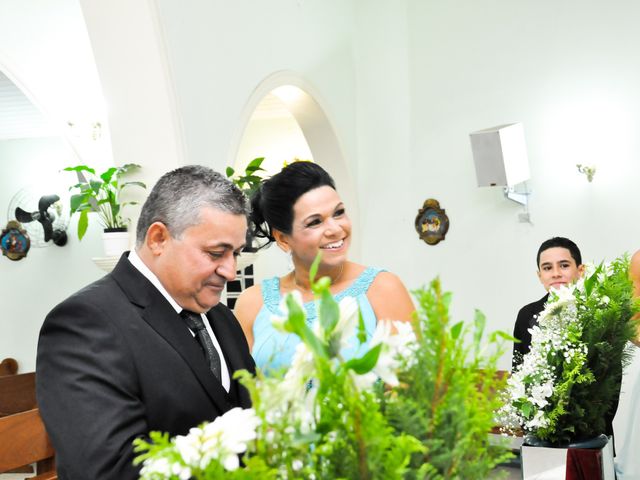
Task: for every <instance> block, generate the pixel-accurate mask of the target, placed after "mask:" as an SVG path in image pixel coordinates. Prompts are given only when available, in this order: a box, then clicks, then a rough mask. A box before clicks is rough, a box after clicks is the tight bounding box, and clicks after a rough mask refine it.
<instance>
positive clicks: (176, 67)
mask: <svg viewBox="0 0 640 480" xmlns="http://www.w3.org/2000/svg"><path fill="white" fill-rule="evenodd" d="M157 3H158V6H159V12H160V18H161V24H162V25H163V31H164V32H165V35H166V37H165V39H166V45H167V50H168V53H169V58H170V64H171V70H172V72H173V78H174V80H175V86H176V92H177V98H178V104H179V112H180V115H181V116H182V121H183V126H184V132H185V138H186V144H187V150H188V158H189V161H191V162H196V163H202V164H205V165H209V166H212V167H214V168H217V169H219V170H223V169H224V167H225V166H226V165H229V164H233V163H234V161H235V155H236V153H237V152H235V151H231V149H230V139H232V138H234V137H235V136H236V135H237V133H238V131H242V130H243V129H244V127H245V125H243V124H240V121H239V120H240V117H241V114H242V111H243V108H244V106H245V104H246V103H247V101H248V100H249V98H250V96H251V93H252V91H253V90H254V89H255V88H256V87H257V86H258V85H259V84H260V83H261V82H262V81H263V80H264V79H265V78H267V77H268V76H270V75H271V74H273V73H274V72H277V71H280V70H290V71H294V72H297V73H298V74H300V75H301V76H302V77H303V78H305V79H308V80H309V81H310V82H311V83H312V84H313V85H314V86H315V87H316V90H318V91H319V92H322V93H321V95H322V98H320V99H317V100H319V101H320V102H321V104H322V105H323V107H324V108H325V110H326V113H327V115H328V116H329V118H330V119H331V120H332V121H333V122H335V125H334V126H335V128H336V130H337V132H338V134H339V137H340V139H341V140H343V141H344V145H343V147H344V149H345V150H346V151H347V156H348V157H349V158H350V159H355V150H354V149H355V140H354V136H353V130H354V121H355V118H354V96H355V91H354V86H355V85H354V68H353V51H352V39H351V35H352V24H353V7H352V5H351V2H344V1H341V0H324V1H312V2H299V1H297V0H273V1H270V2H260V1H256V0H240V1H235V2H227V1H223V0H214V1H211V0H199V1H193V2H190V3H189V8H185V5H183V4H180V3H178V2H174V1H172V0H158V1H157Z"/></svg>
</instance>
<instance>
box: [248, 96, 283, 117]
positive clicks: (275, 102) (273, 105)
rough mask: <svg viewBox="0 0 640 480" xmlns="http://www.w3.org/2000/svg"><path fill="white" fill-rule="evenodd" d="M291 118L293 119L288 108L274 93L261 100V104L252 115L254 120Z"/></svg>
mask: <svg viewBox="0 0 640 480" xmlns="http://www.w3.org/2000/svg"><path fill="white" fill-rule="evenodd" d="M290 117H292V115H291V112H290V111H289V109H288V108H287V106H286V105H285V104H284V103H283V102H282V100H280V99H279V98H278V97H276V96H275V95H274V94H273V93H268V94H267V95H265V97H264V98H263V99H262V100H260V103H259V104H258V106H257V107H256V109H255V111H254V112H253V115H252V118H253V119H254V120H264V119H274V118H290Z"/></svg>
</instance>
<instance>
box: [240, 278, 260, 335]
mask: <svg viewBox="0 0 640 480" xmlns="http://www.w3.org/2000/svg"><path fill="white" fill-rule="evenodd" d="M262 304H263V300H262V288H261V286H260V285H253V286H252V287H249V288H247V289H246V290H243V292H242V293H241V294H240V296H239V297H238V300H237V301H236V304H235V308H234V309H233V313H234V314H235V316H236V318H237V319H238V321H239V322H240V324H241V325H242V326H243V327H245V326H251V325H253V322H254V321H255V319H256V316H257V315H258V312H259V311H260V309H261V308H262Z"/></svg>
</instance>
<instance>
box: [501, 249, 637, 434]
mask: <svg viewBox="0 0 640 480" xmlns="http://www.w3.org/2000/svg"><path fill="white" fill-rule="evenodd" d="M637 311H638V306H637V304H636V303H634V301H633V287H632V283H631V280H630V279H629V260H628V258H627V257H626V256H625V257H622V258H618V259H616V260H614V261H613V262H611V263H610V264H608V265H605V264H600V265H598V266H597V267H596V266H593V265H587V268H586V273H585V277H584V279H580V280H579V281H578V282H577V283H576V284H575V285H571V286H568V287H562V288H560V289H559V290H552V291H551V292H550V295H549V300H548V301H547V305H546V307H545V309H544V310H543V312H542V313H541V314H540V316H539V320H538V325H537V326H536V327H534V328H533V330H532V334H531V351H530V352H529V353H528V354H526V355H525V356H524V357H523V362H522V364H521V365H520V366H519V367H518V368H517V369H516V371H515V372H514V373H513V375H512V376H511V378H510V379H509V383H508V388H507V390H506V391H505V392H504V402H505V405H504V407H502V408H501V409H500V411H499V412H498V414H499V421H500V423H501V424H503V425H504V426H505V427H506V429H507V431H512V430H515V429H518V428H520V427H522V428H523V429H524V431H525V433H527V434H529V435H533V436H534V437H536V438H537V439H539V440H542V441H546V442H549V443H551V444H553V445H566V444H568V443H570V442H573V441H580V440H585V439H589V438H592V437H595V436H597V435H599V434H602V433H605V427H606V424H605V418H607V416H608V414H609V412H610V410H611V407H612V405H613V403H614V402H615V401H616V399H617V397H618V395H619V391H620V381H621V378H622V371H623V369H624V367H625V366H626V365H628V363H629V361H630V358H631V352H632V349H633V347H632V346H631V344H630V343H628V341H629V340H631V339H633V338H634V337H635V331H636V324H637V322H636V321H635V320H634V319H633V316H634V314H635V313H636V312H637Z"/></svg>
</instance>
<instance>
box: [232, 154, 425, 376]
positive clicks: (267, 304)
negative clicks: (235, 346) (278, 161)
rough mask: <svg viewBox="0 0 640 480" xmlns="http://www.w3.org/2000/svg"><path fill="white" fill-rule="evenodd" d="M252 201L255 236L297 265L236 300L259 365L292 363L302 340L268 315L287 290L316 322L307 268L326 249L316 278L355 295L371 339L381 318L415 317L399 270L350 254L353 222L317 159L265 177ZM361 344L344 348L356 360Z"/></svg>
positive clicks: (274, 311) (338, 294)
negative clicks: (300, 300)
mask: <svg viewBox="0 0 640 480" xmlns="http://www.w3.org/2000/svg"><path fill="white" fill-rule="evenodd" d="M251 207H252V214H251V220H252V223H253V228H254V233H255V235H256V236H258V237H263V238H266V239H268V241H269V242H275V243H276V244H277V245H278V247H279V248H281V249H282V250H283V251H285V252H287V253H290V254H291V260H292V262H293V267H294V268H293V270H292V271H291V272H289V273H288V274H286V275H285V276H283V277H280V278H278V277H275V278H270V279H267V280H265V281H264V282H262V284H261V285H255V286H253V287H251V288H249V289H247V290H245V291H244V292H243V293H242V294H241V295H240V297H239V298H238V301H237V303H236V308H235V314H236V317H237V318H238V320H239V321H240V324H241V325H242V328H243V330H244V332H245V335H246V336H247V341H248V342H249V346H250V347H251V348H252V355H253V357H254V359H255V361H256V364H257V365H258V367H260V368H261V369H263V370H265V371H269V370H274V369H279V368H282V367H287V366H289V365H290V363H291V359H292V357H293V353H294V351H295V348H296V345H297V344H298V343H299V340H298V338H297V337H296V336H295V335H292V334H285V333H281V332H279V331H278V330H276V329H275V328H274V327H273V326H272V325H271V321H270V318H271V315H274V314H279V313H280V312H279V311H278V306H279V304H280V301H281V300H282V298H283V296H284V295H286V294H287V293H289V292H291V291H293V290H298V291H300V293H301V294H302V298H303V301H304V302H305V309H306V311H307V322H309V323H310V324H312V323H313V322H314V320H315V318H316V316H317V315H316V306H315V303H314V300H313V293H312V292H311V290H310V285H309V269H310V267H311V264H312V263H313V261H314V259H315V258H316V255H317V254H318V252H322V260H321V262H320V265H319V268H318V274H317V277H318V278H319V277H322V276H328V277H330V278H331V292H332V293H333V294H334V297H335V298H336V299H337V300H338V301H339V300H341V299H342V298H345V297H348V296H349V297H354V298H356V299H357V301H358V304H359V306H360V310H361V312H362V316H363V320H364V323H365V328H366V331H367V337H368V338H370V337H371V335H372V334H373V331H374V330H375V327H376V323H377V321H378V320H386V319H388V320H409V319H410V318H411V314H412V312H413V311H414V310H415V308H414V306H413V302H412V301H411V297H410V296H409V293H408V292H407V289H406V288H405V286H404V285H403V284H402V282H401V281H400V279H399V278H398V277H397V276H395V275H393V274H392V273H390V272H386V271H384V270H381V269H377V268H372V267H366V266H364V265H359V264H357V263H354V262H350V261H349V260H348V252H349V246H350V244H351V221H350V220H349V216H348V215H347V212H346V208H345V205H344V204H343V202H342V200H341V198H340V196H339V195H338V192H337V191H336V189H335V184H334V182H333V179H332V178H331V176H330V175H329V174H328V173H327V172H326V171H325V170H323V169H322V168H321V167H320V166H319V165H316V164H314V163H311V162H294V163H292V164H290V165H288V166H287V167H285V168H284V169H283V170H282V171H281V172H280V173H278V174H277V175H274V176H273V177H271V178H270V179H268V180H266V181H265V182H263V184H262V186H261V188H260V190H259V191H258V192H256V194H255V195H254V196H253V198H252V199H251ZM390 238H391V236H390ZM359 348H361V347H360V346H359V345H358V342H357V340H356V339H355V337H354V339H353V341H352V343H351V344H350V345H349V346H348V347H347V348H346V349H345V350H343V351H342V352H341V353H342V355H343V356H344V357H345V358H351V357H353V356H355V355H357V354H358V352H359Z"/></svg>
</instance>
